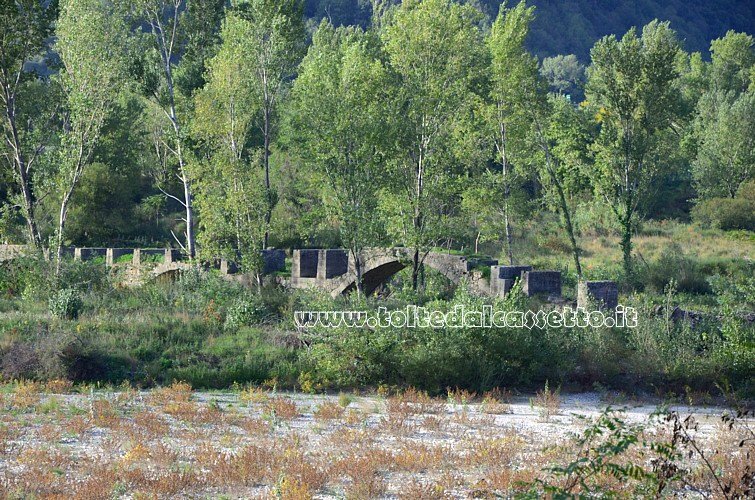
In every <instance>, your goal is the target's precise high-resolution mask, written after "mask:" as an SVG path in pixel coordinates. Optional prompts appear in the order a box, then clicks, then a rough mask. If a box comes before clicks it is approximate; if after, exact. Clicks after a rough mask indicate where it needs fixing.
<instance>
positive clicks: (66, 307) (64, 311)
mask: <svg viewBox="0 0 755 500" xmlns="http://www.w3.org/2000/svg"><path fill="white" fill-rule="evenodd" d="M48 304H49V311H50V314H52V315H53V316H55V317H56V318H59V319H76V318H78V317H79V313H80V312H81V309H82V307H83V302H82V300H81V294H80V293H79V292H78V290H76V289H74V288H64V289H63V290H60V291H58V292H56V293H55V294H53V296H52V297H50V300H49V302H48Z"/></svg>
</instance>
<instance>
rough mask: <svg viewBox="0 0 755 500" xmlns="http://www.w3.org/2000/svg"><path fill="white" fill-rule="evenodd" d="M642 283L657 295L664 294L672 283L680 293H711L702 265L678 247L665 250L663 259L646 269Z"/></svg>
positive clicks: (662, 255) (673, 246)
mask: <svg viewBox="0 0 755 500" xmlns="http://www.w3.org/2000/svg"><path fill="white" fill-rule="evenodd" d="M640 281H641V282H643V283H645V284H646V285H647V286H649V287H650V288H651V289H653V290H654V291H655V292H656V293H663V291H664V290H665V289H666V287H667V286H669V285H670V284H672V283H673V284H675V286H676V289H677V290H678V291H680V292H688V293H708V292H709V291H710V287H709V286H708V282H707V280H706V275H705V273H703V270H702V268H701V266H700V263H699V262H698V261H697V260H696V259H695V258H694V257H692V256H690V255H687V254H686V253H685V252H684V250H683V249H682V248H681V247H679V246H678V245H672V246H670V247H669V248H667V249H665V250H664V251H663V253H662V254H661V257H660V258H659V259H658V260H657V261H655V262H653V263H651V264H650V265H649V266H648V267H647V268H646V269H645V271H644V274H643V275H642V278H640Z"/></svg>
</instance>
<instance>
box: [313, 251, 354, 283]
mask: <svg viewBox="0 0 755 500" xmlns="http://www.w3.org/2000/svg"><path fill="white" fill-rule="evenodd" d="M322 252H323V254H324V255H325V259H324V261H325V265H324V278H325V279H332V278H335V277H337V276H342V275H344V274H346V273H347V272H348V270H349V253H348V252H347V251H346V250H342V249H340V248H337V249H330V250H323V251H322ZM318 277H319V276H318Z"/></svg>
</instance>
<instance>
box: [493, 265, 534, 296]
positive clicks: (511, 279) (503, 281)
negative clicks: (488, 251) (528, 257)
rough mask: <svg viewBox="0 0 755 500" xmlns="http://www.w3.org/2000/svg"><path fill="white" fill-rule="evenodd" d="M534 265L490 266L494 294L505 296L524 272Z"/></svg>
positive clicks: (530, 269)
mask: <svg viewBox="0 0 755 500" xmlns="http://www.w3.org/2000/svg"><path fill="white" fill-rule="evenodd" d="M528 271H532V266H490V291H491V293H492V294H493V295H494V296H497V297H505V296H506V294H508V293H509V292H510V291H511V289H512V288H513V287H514V284H515V283H516V280H518V279H521V278H522V274H523V273H525V272H528Z"/></svg>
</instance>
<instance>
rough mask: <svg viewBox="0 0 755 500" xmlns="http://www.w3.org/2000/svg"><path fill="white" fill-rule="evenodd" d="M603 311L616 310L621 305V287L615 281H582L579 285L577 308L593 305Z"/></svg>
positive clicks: (586, 307)
mask: <svg viewBox="0 0 755 500" xmlns="http://www.w3.org/2000/svg"><path fill="white" fill-rule="evenodd" d="M593 304H594V305H597V306H598V307H600V308H602V309H616V306H618V305H619V287H618V285H617V284H616V282H615V281H582V282H580V283H579V285H577V307H582V308H584V309H588V308H589V307H590V306H591V305H593Z"/></svg>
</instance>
